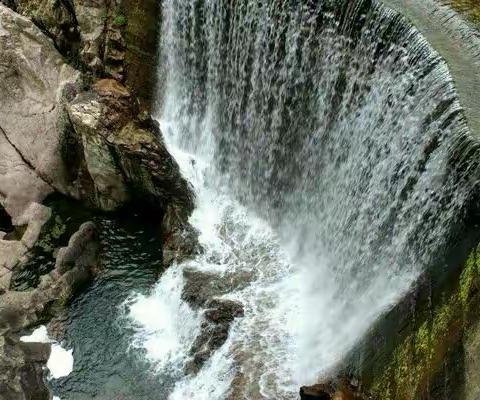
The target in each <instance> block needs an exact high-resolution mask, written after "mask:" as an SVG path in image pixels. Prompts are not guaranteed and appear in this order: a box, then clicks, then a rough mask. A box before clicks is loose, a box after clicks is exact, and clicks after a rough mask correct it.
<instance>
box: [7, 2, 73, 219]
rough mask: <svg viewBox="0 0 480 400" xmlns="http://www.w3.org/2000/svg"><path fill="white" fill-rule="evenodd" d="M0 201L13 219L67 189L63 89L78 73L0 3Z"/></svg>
mask: <svg viewBox="0 0 480 400" xmlns="http://www.w3.org/2000/svg"><path fill="white" fill-rule="evenodd" d="M0 58H1V59H2V65H1V66H0V93H2V102H1V107H0V201H2V203H3V204H4V206H5V209H6V210H7V212H8V213H9V214H10V215H11V216H12V217H15V216H17V215H20V214H22V212H23V210H24V209H25V208H27V207H28V205H29V203H30V202H32V201H37V202H39V201H41V200H42V199H43V198H44V197H45V196H46V195H47V194H48V193H50V192H52V190H54V189H57V190H58V191H61V192H63V193H70V192H71V187H70V184H69V182H68V171H67V170H66V168H65V165H64V163H63V160H62V157H61V142H62V139H61V133H62V132H61V129H60V127H61V120H62V118H63V117H64V110H63V107H62V99H63V90H64V89H65V87H66V85H67V84H68V83H70V84H73V85H74V84H76V82H77V80H78V78H79V73H78V72H76V71H74V70H73V69H72V68H71V67H69V66H68V65H66V64H65V63H64V62H63V60H62V57H61V56H60V54H59V53H58V51H57V50H56V49H55V47H54V46H53V44H52V42H51V41H50V40H49V39H48V38H47V37H46V36H45V35H44V34H43V33H42V32H41V31H40V29H38V28H37V27H36V26H35V25H34V24H33V23H32V22H31V21H30V20H28V19H27V18H25V17H22V16H20V15H18V14H16V13H15V12H13V11H12V10H10V9H9V8H7V7H5V6H3V5H0Z"/></svg>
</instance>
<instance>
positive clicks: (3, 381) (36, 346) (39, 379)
mask: <svg viewBox="0 0 480 400" xmlns="http://www.w3.org/2000/svg"><path fill="white" fill-rule="evenodd" d="M49 356H50V345H49V344H44V343H22V342H20V341H19V340H18V339H17V338H13V337H9V336H7V337H2V336H0V398H1V399H6V400H24V399H35V400H43V399H45V400H46V399H49V398H50V394H49V391H48V388H47V386H46V384H45V383H44V380H43V375H44V372H43V366H44V365H45V364H46V362H47V361H48V358H49Z"/></svg>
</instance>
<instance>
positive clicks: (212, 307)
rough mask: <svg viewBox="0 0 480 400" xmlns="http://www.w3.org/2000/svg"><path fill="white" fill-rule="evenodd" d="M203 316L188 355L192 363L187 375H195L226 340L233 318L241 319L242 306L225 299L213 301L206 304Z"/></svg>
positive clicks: (189, 364) (188, 366)
mask: <svg viewBox="0 0 480 400" xmlns="http://www.w3.org/2000/svg"><path fill="white" fill-rule="evenodd" d="M206 307H207V309H206V310H205V312H204V314H203V316H204V321H203V322H202V325H201V332H200V334H199V335H198V336H197V338H196V339H195V342H194V343H193V345H192V347H191V349H190V355H191V356H192V361H191V362H190V363H188V364H187V366H186V372H187V373H196V372H198V371H199V370H200V368H201V367H202V365H203V364H204V363H205V362H206V361H207V360H208V359H209V358H210V356H211V355H212V354H213V352H214V351H215V350H217V349H219V348H220V347H221V346H222V345H223V344H224V343H225V342H226V340H227V338H228V332H229V330H230V326H231V324H232V322H233V321H234V320H235V318H239V317H243V313H244V310H243V305H242V304H241V303H239V302H236V301H232V300H225V299H213V300H210V301H208V302H207V304H206Z"/></svg>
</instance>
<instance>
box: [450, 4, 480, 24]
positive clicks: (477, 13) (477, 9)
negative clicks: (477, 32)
mask: <svg viewBox="0 0 480 400" xmlns="http://www.w3.org/2000/svg"><path fill="white" fill-rule="evenodd" d="M444 1H445V0H444ZM445 3H446V4H448V5H449V6H451V7H452V8H453V9H454V10H456V11H458V12H459V13H460V14H463V15H464V16H465V17H466V18H467V19H468V20H470V21H471V22H473V23H474V24H475V25H477V26H478V27H479V28H480V1H478V0H447V1H445Z"/></svg>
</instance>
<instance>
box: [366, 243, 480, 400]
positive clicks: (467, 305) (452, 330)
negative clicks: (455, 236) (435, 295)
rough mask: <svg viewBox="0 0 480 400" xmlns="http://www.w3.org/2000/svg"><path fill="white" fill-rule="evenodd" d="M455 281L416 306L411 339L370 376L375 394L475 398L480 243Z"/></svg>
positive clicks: (389, 399) (381, 397)
mask: <svg viewBox="0 0 480 400" xmlns="http://www.w3.org/2000/svg"><path fill="white" fill-rule="evenodd" d="M451 283H453V285H452V286H453V287H452V286H451V287H447V288H446V289H445V290H444V292H443V293H442V294H441V296H440V301H434V302H420V303H419V304H418V305H415V304H413V305H412V307H413V308H414V312H413V314H412V315H414V318H413V319H412V321H411V324H410V325H409V326H406V327H404V336H405V338H404V339H403V340H402V341H401V342H400V343H399V345H397V346H396V347H395V349H394V351H393V353H392V354H391V356H390V357H389V358H388V359H389V361H388V362H386V363H385V364H384V365H383V366H382V367H381V370H379V371H383V372H379V371H376V373H374V374H373V375H371V376H370V377H367V378H366V379H365V383H366V387H365V391H366V392H367V393H368V394H369V395H371V396H372V398H374V399H378V400H417V399H432V400H433V399H435V400H447V399H448V400H455V399H459V400H460V399H470V398H472V399H473V398H474V397H469V396H471V395H469V394H468V393H473V392H474V391H475V390H476V389H475V387H472V386H471V385H469V384H468V379H469V378H468V377H469V376H475V371H476V370H478V367H479V362H478V361H479V360H477V357H476V354H475V348H476V347H478V346H477V344H478V343H479V341H478V340H476V339H480V338H479V336H480V332H479V331H478V329H480V325H478V324H477V321H478V316H480V313H479V306H480V291H479V289H480V247H478V248H476V249H475V250H473V251H472V253H471V255H470V256H469V258H468V260H467V262H466V264H465V266H464V268H463V270H462V272H461V274H460V277H459V279H458V280H457V282H451ZM472 350H473V351H472ZM469 352H470V353H471V354H469ZM477 374H478V372H477Z"/></svg>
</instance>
